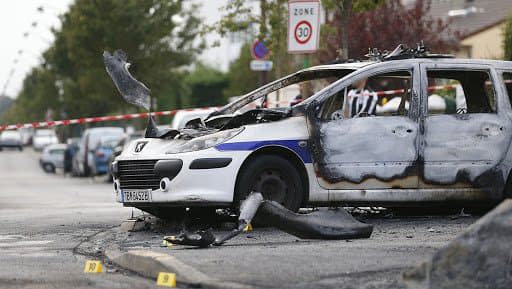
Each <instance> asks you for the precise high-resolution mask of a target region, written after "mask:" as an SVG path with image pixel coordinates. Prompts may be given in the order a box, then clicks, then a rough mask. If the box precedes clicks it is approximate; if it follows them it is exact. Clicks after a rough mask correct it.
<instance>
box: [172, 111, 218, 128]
mask: <svg viewBox="0 0 512 289" xmlns="http://www.w3.org/2000/svg"><path fill="white" fill-rule="evenodd" d="M214 111H215V109H213V108H209V109H207V108H205V109H201V110H180V111H178V112H177V113H176V114H175V115H174V118H173V119H172V122H171V128H172V129H180V128H184V127H185V125H186V124H187V122H189V121H191V120H193V119H196V118H202V119H204V118H205V117H207V116H208V115H209V114H210V113H212V112H214Z"/></svg>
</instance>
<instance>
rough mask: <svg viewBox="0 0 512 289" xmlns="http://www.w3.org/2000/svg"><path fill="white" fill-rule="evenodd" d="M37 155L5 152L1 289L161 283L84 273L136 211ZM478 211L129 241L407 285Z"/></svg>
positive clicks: (106, 187)
mask: <svg viewBox="0 0 512 289" xmlns="http://www.w3.org/2000/svg"><path fill="white" fill-rule="evenodd" d="M38 157H39V155H38V154H37V153H35V152H33V151H32V150H30V149H26V150H25V151H23V152H18V151H14V150H12V151H3V152H0V197H1V199H0V224H1V225H0V288H109V289H110V288H112V289H114V288H155V287H156V286H155V282H154V280H150V279H146V278H142V277H139V276H138V275H136V274H133V273H130V272H128V271H126V270H123V269H120V268H117V267H114V266H113V265H108V266H107V268H106V270H105V271H107V272H105V273H101V274H85V273H83V268H84V265H85V262H86V260H88V259H91V258H100V259H101V257H91V256H90V255H87V256H86V255H82V254H81V253H80V252H81V251H80V250H79V249H77V248H80V245H81V244H87V243H89V242H86V241H88V240H89V239H94V236H100V235H101V234H98V233H100V232H105V231H107V230H109V229H111V228H114V227H116V226H118V225H119V224H120V223H121V222H122V221H123V220H126V219H127V218H128V217H130V215H131V213H132V210H131V209H129V208H123V207H122V206H120V205H119V204H118V203H116V202H115V201H114V196H113V193H112V188H111V184H108V183H105V182H103V181H101V180H99V179H91V178H70V177H64V176H63V175H62V174H57V175H50V174H46V173H44V172H43V171H42V169H40V168H39V167H38ZM136 213H138V212H136ZM476 219H477V217H467V216H465V217H458V216H450V215H441V216H413V217H411V216H409V217H390V216H383V215H371V214H370V215H368V216H366V222H368V223H372V224H374V225H375V228H374V233H373V235H372V237H371V238H370V239H366V240H352V241H350V242H347V241H312V240H310V241H308V240H299V239H297V238H295V237H293V236H290V235H287V234H285V233H282V232H279V231H277V230H275V229H272V228H256V229H255V230H254V231H253V232H251V233H249V234H246V235H242V236H239V237H237V238H236V239H234V240H232V241H230V242H229V243H228V244H226V245H225V246H222V247H218V248H209V249H198V250H196V249H190V248H187V247H182V246H175V247H173V248H172V249H167V248H161V247H159V246H160V244H161V242H162V238H163V236H164V235H168V234H172V232H170V231H165V230H159V229H158V228H157V229H156V230H155V229H152V230H149V231H143V232H133V233H130V234H129V236H130V237H129V238H128V239H127V240H123V244H122V247H123V248H122V249H143V250H150V249H151V250H157V251H160V252H165V253H168V254H172V255H173V256H174V257H176V258H178V259H179V260H181V261H182V262H184V263H186V264H188V265H190V266H192V267H194V268H196V269H197V270H199V271H201V272H203V273H205V274H207V275H208V276H212V277H214V278H217V279H220V280H226V281H233V282H237V283H242V284H250V285H254V286H256V287H260V288H271V287H274V288H368V289H369V288H404V285H403V284H402V283H401V281H400V274H401V272H403V271H404V270H407V269H409V268H411V267H412V266H415V265H416V264H418V263H419V262H421V261H423V260H426V259H427V258H428V257H429V256H431V254H433V253H434V252H435V251H436V250H438V249H439V248H441V247H443V246H444V245H446V244H447V243H448V242H449V241H450V240H452V239H453V238H455V236H456V235H457V234H459V233H460V232H462V231H463V230H464V229H465V228H467V227H468V226H469V225H470V224H472V223H473V222H474V221H475V220H476ZM224 232H226V230H224ZM216 233H220V232H219V231H216ZM104 245H105V244H104ZM106 245H108V244H106ZM100 250H101V248H98V252H97V253H98V254H97V256H101V251H100ZM93 251H94V250H93ZM89 254H92V255H94V252H92V253H90V252H89Z"/></svg>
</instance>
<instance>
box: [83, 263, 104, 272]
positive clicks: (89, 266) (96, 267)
mask: <svg viewBox="0 0 512 289" xmlns="http://www.w3.org/2000/svg"><path fill="white" fill-rule="evenodd" d="M102 271H103V266H102V265H101V262H100V261H94V260H87V262H85V267H84V272H85V273H101V272H102Z"/></svg>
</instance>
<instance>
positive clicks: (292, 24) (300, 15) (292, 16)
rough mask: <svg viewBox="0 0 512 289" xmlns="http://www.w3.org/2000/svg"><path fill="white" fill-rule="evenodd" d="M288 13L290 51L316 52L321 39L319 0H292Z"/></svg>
mask: <svg viewBox="0 0 512 289" xmlns="http://www.w3.org/2000/svg"><path fill="white" fill-rule="evenodd" d="M288 13H289V15H288V16H289V17H288V52H289V53H313V52H315V51H316V50H317V49H318V44H319V40H320V37H319V36H320V13H321V11H320V2H319V0H290V1H289V2H288Z"/></svg>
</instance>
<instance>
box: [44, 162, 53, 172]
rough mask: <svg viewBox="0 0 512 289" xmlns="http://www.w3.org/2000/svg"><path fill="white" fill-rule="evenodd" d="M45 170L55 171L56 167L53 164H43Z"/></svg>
mask: <svg viewBox="0 0 512 289" xmlns="http://www.w3.org/2000/svg"><path fill="white" fill-rule="evenodd" d="M43 170H44V171H45V172H47V173H55V167H54V166H53V165H52V164H43Z"/></svg>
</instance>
